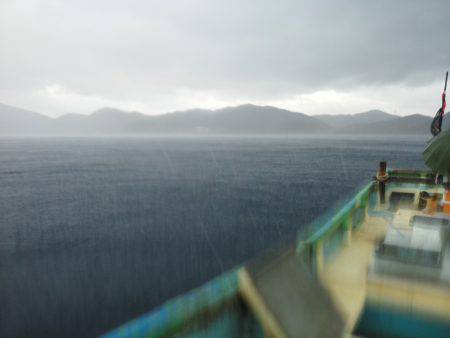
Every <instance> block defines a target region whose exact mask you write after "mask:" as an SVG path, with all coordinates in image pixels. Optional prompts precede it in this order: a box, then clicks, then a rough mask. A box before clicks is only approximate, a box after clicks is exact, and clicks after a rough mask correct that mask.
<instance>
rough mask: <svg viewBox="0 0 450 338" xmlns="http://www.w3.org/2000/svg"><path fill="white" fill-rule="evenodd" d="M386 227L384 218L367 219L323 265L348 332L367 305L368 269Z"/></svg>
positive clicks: (324, 277)
mask: <svg viewBox="0 0 450 338" xmlns="http://www.w3.org/2000/svg"><path fill="white" fill-rule="evenodd" d="M386 229H387V224H386V222H385V221H384V220H382V219H377V218H368V220H367V221H366V222H365V223H364V224H363V226H362V227H361V228H360V229H359V230H357V231H355V232H354V233H353V235H352V236H351V239H350V240H349V241H348V243H346V244H345V246H344V247H343V248H342V249H341V250H340V251H339V253H338V254H337V255H335V256H334V257H331V258H330V260H329V261H328V262H327V263H326V264H325V266H324V269H323V273H322V274H321V277H322V281H323V283H324V285H325V287H326V288H327V289H328V290H329V291H330V293H331V295H332V297H333V299H334V300H335V302H336V305H337V306H338V307H339V308H340V310H341V312H342V314H343V315H344V317H345V319H346V323H347V325H346V329H347V332H351V331H352V330H353V328H354V327H355V325H356V322H357V321H358V318H359V316H360V314H361V312H362V310H363V308H364V302H365V299H366V294H367V290H366V285H367V271H368V268H369V264H370V262H371V259H372V256H373V252H374V249H375V245H376V244H377V243H378V241H379V240H380V239H382V238H383V237H384V235H385V234H386Z"/></svg>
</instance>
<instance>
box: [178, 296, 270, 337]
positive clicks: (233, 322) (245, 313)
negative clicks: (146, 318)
mask: <svg viewBox="0 0 450 338" xmlns="http://www.w3.org/2000/svg"><path fill="white" fill-rule="evenodd" d="M210 337H214V338H230V337H241V338H263V337H264V332H263V329H262V327H261V325H260V324H259V323H258V321H257V319H256V318H255V317H254V315H253V314H252V313H251V312H250V311H249V310H248V309H246V308H244V306H243V304H242V303H241V304H239V303H238V302H236V303H233V304H232V305H231V306H229V307H227V308H225V309H224V310H223V311H221V312H220V313H219V314H218V315H217V316H216V317H215V318H214V320H212V321H209V322H205V321H204V320H199V321H196V322H194V323H192V325H190V326H189V328H187V329H186V330H184V331H182V332H180V333H177V334H175V335H173V338H210Z"/></svg>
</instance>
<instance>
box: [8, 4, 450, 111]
mask: <svg viewBox="0 0 450 338" xmlns="http://www.w3.org/2000/svg"><path fill="white" fill-rule="evenodd" d="M0 50H1V53H0V74H1V77H0V102H3V103H6V104H10V105H15V106H18V107H23V108H27V109H31V110H35V111H38V112H41V113H45V114H48V115H51V116H58V115H61V114H65V113H71V112H76V113H90V112H92V111H93V110H96V109H98V108H101V107H103V106H113V107H117V108H121V109H126V110H138V111H141V112H143V113H146V114H160V113H164V112H169V111H173V110H181V109H188V108H195V107H200V108H220V107H223V106H228V105H238V104H242V103H248V102H249V103H254V104H267V105H275V106H278V107H282V108H286V109H290V110H294V111H300V112H304V113H307V114H319V113H330V114H338V113H357V112H361V111H365V110H369V109H373V108H378V109H383V110H386V111H388V112H391V113H396V114H399V115H406V114H413V113H421V114H427V115H433V114H434V113H435V111H436V110H437V108H438V105H439V103H440V102H439V100H440V97H439V96H440V93H441V91H442V87H443V80H444V72H445V71H446V70H447V69H449V68H450V1H449V0H442V1H299V0H295V1H273V0H268V1H266V0H258V1H256V0H255V1H245V0H239V1H234V0H221V1H214V0H205V1H195V0H186V1H180V0H177V1H161V0H158V1H147V0H141V1H138V0H127V1H124V0H121V1H116V0H108V1H98V0H96V1H92V0H73V1H69V0H61V1H60V0H1V1H0Z"/></svg>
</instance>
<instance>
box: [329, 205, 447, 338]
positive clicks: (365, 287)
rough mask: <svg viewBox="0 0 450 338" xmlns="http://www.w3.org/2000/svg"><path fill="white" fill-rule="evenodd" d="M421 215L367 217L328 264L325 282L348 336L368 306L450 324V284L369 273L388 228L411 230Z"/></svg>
mask: <svg viewBox="0 0 450 338" xmlns="http://www.w3.org/2000/svg"><path fill="white" fill-rule="evenodd" d="M420 214H422V213H421V212H419V211H416V210H409V209H404V210H399V211H397V213H396V214H395V216H394V218H393V219H392V221H391V222H390V223H389V222H388V221H386V220H384V219H382V218H377V217H367V218H366V220H365V222H364V223H363V225H362V226H361V228H360V229H358V230H357V231H355V232H354V233H353V235H352V236H351V238H350V239H349V240H347V243H346V244H345V245H344V246H343V247H342V249H341V250H340V251H339V252H338V253H337V254H336V255H335V256H332V257H330V259H329V260H328V261H327V262H326V263H325V264H324V267H323V269H322V271H321V273H320V276H321V279H322V281H323V283H324V285H325V287H326V288H327V289H328V290H329V292H330V294H331V296H332V298H333V300H334V301H335V302H336V305H337V306H338V308H339V309H340V310H341V313H342V314H343V315H344V318H345V320H346V331H347V332H349V333H351V332H352V331H353V329H354V328H355V326H356V324H357V322H358V319H359V317H360V315H361V313H362V311H363V309H364V306H365V304H366V302H370V303H371V304H372V305H375V306H380V307H386V306H387V307H392V308H397V309H403V310H405V309H406V312H407V313H415V314H417V315H420V316H425V317H427V316H432V317H434V318H440V319H442V320H445V321H450V287H449V284H445V283H438V282H432V281H430V282H428V281H420V280H415V279H411V278H406V277H405V278H396V277H392V276H377V275H375V274H373V273H370V272H369V270H370V265H371V263H372V261H373V256H374V251H375V248H376V246H377V244H378V243H380V241H381V240H382V239H383V238H384V237H385V235H386V232H387V230H388V227H389V226H394V227H395V228H397V229H399V230H400V229H402V228H408V227H410V226H409V220H410V218H411V217H412V216H414V215H420Z"/></svg>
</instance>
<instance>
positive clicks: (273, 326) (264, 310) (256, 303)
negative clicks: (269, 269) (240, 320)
mask: <svg viewBox="0 0 450 338" xmlns="http://www.w3.org/2000/svg"><path fill="white" fill-rule="evenodd" d="M238 278H239V289H240V290H239V291H240V293H241V295H242V297H243V298H244V300H245V302H246V303H247V304H248V305H249V306H250V308H251V309H252V311H253V313H254V314H255V315H256V317H257V318H258V319H259V322H260V324H261V326H262V327H263V329H264V335H265V336H266V337H270V338H272V337H273V338H275V337H276V338H288V336H287V335H286V334H285V333H284V331H283V329H282V328H281V326H280V324H279V323H278V320H277V319H276V318H275V316H274V315H273V313H272V312H271V311H270V310H269V308H268V307H267V304H266V302H265V301H264V299H263V298H262V297H261V295H260V294H259V292H258V290H257V289H256V286H255V284H254V283H253V281H252V278H251V277H250V275H249V273H248V272H247V270H246V269H245V268H241V269H239V271H238Z"/></svg>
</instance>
